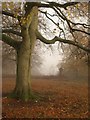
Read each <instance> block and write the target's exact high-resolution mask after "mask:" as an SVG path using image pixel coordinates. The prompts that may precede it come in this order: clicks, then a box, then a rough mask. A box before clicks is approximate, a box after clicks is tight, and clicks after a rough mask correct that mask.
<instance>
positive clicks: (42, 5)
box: [27, 2, 79, 9]
mask: <svg viewBox="0 0 90 120" xmlns="http://www.w3.org/2000/svg"><path fill="white" fill-rule="evenodd" d="M78 3H79V2H67V3H65V4H59V3H56V2H46V3H41V2H28V4H27V5H28V6H31V7H33V6H38V7H47V8H52V7H54V6H56V7H60V8H64V9H67V7H69V6H73V5H76V4H78Z"/></svg>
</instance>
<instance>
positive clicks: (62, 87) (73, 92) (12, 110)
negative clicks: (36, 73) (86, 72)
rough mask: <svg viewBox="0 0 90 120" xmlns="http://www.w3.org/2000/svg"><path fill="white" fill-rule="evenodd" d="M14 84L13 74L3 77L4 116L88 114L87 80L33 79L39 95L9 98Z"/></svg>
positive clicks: (70, 115)
mask: <svg viewBox="0 0 90 120" xmlns="http://www.w3.org/2000/svg"><path fill="white" fill-rule="evenodd" d="M14 86H15V78H14V77H4V78H3V100H2V103H3V104H2V115H3V118H87V117H88V84H87V81H85V80H81V81H77V80H74V81H71V80H68V79H66V78H58V79H55V78H51V79H47V78H38V79H35V78H34V79H33V80H32V90H33V91H34V93H35V94H37V95H38V96H39V97H38V98H37V99H34V100H30V101H29V102H23V101H21V100H16V99H13V98H8V97H7V95H8V93H10V92H11V91H12V90H13V88H14Z"/></svg>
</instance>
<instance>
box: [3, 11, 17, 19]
mask: <svg viewBox="0 0 90 120" xmlns="http://www.w3.org/2000/svg"><path fill="white" fill-rule="evenodd" d="M2 14H4V15H7V16H10V17H13V18H16V16H15V15H14V14H13V13H10V12H7V11H4V10H3V11H2Z"/></svg>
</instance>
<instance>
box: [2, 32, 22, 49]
mask: <svg viewBox="0 0 90 120" xmlns="http://www.w3.org/2000/svg"><path fill="white" fill-rule="evenodd" d="M2 41H3V42H5V43H6V44H8V45H10V46H12V47H14V48H15V49H18V47H19V45H20V44H21V42H20V41H15V40H14V39H12V38H11V37H9V36H7V35H5V34H2Z"/></svg>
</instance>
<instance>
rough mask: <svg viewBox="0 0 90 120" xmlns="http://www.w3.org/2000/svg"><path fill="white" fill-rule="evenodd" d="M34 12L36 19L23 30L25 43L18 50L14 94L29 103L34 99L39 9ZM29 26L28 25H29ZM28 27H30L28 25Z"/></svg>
mask: <svg viewBox="0 0 90 120" xmlns="http://www.w3.org/2000/svg"><path fill="white" fill-rule="evenodd" d="M36 9H37V8H36ZM36 9H35V11H33V12H35V13H34V17H33V19H32V22H31V24H30V25H29V27H25V26H24V27H23V26H22V28H21V34H22V38H23V41H22V43H21V45H20V47H19V49H18V50H17V72H16V73H17V77H16V86H15V89H14V94H15V96H16V97H17V98H20V99H23V100H24V101H28V100H29V99H30V98H31V97H32V91H31V53H32V51H33V48H34V44H35V41H36V34H35V33H36V32H35V31H36V29H37V23H38V19H37V18H38V14H37V12H38V9H37V10H36ZM27 24H28V23H27ZM27 26H28V25H27Z"/></svg>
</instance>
